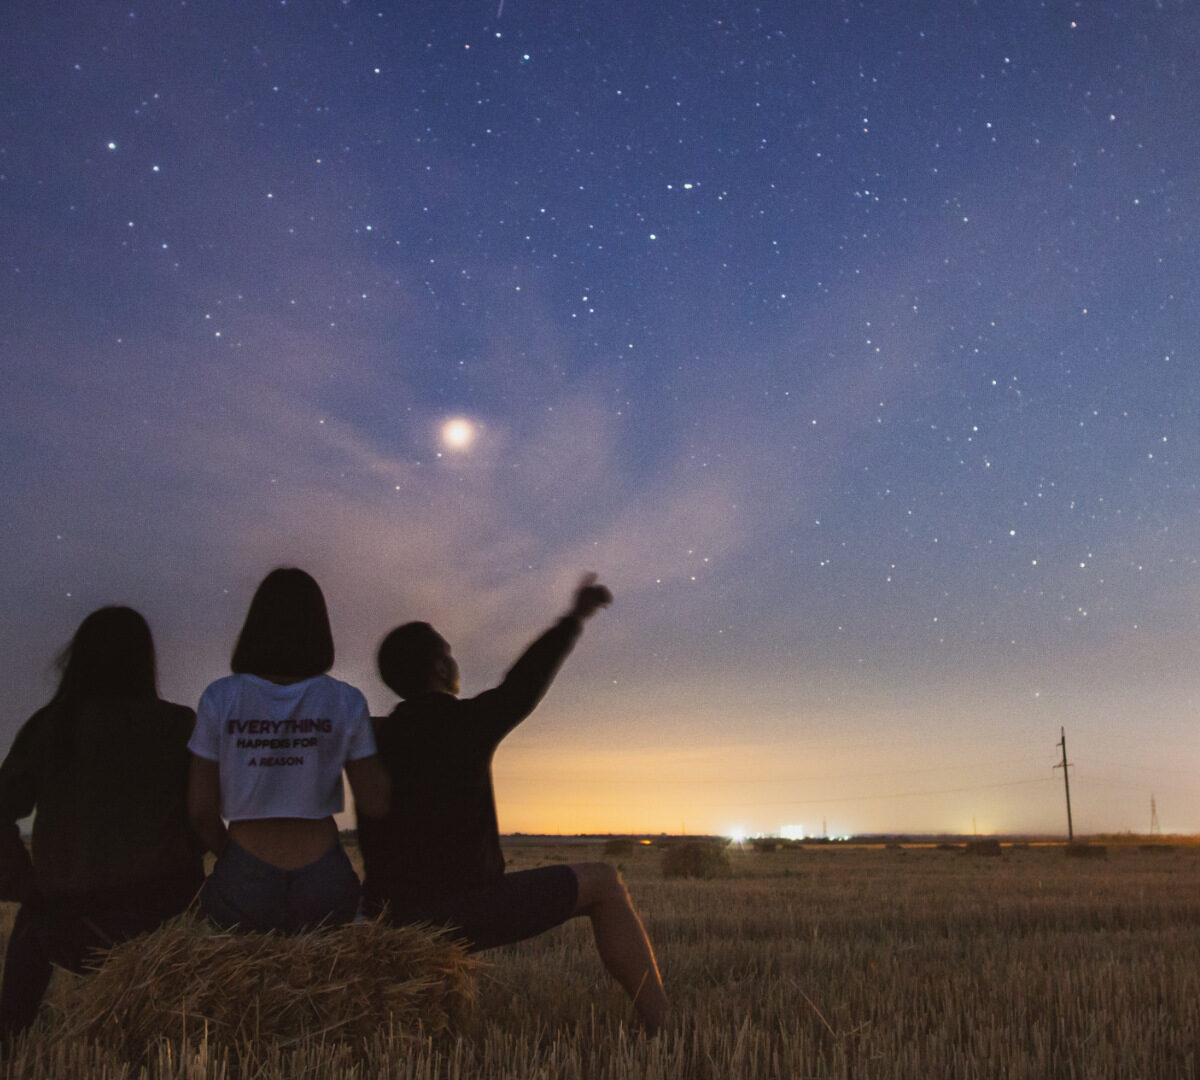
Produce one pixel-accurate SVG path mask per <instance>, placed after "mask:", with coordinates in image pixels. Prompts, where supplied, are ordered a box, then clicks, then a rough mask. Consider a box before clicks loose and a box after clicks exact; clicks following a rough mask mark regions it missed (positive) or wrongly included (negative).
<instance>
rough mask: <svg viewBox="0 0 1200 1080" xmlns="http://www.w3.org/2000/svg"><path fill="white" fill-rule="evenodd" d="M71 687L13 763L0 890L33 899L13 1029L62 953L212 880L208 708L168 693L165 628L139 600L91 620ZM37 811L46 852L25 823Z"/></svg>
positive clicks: (2, 996) (59, 694)
mask: <svg viewBox="0 0 1200 1080" xmlns="http://www.w3.org/2000/svg"><path fill="white" fill-rule="evenodd" d="M58 666H59V671H60V678H59V683H58V689H57V691H56V692H55V694H54V696H53V697H52V698H51V699H50V701H49V702H48V703H47V704H46V705H45V706H43V707H42V708H41V709H39V710H38V711H37V712H36V713H34V714H33V716H32V717H30V719H29V720H28V721H27V722H26V723H25V725H24V727H22V728H21V730H20V731H19V732H18V734H17V737H16V739H14V740H13V744H12V748H11V749H10V750H9V753H8V756H7V757H6V758H5V759H4V763H3V764H2V765H0V897H2V898H3V899H5V900H9V901H14V900H15V901H18V902H19V903H20V905H21V907H20V910H19V911H18V912H17V916H16V921H15V923H14V924H13V929H12V933H11V935H10V937H9V940H8V949H7V953H6V955H5V961H4V979H3V984H2V986H0V1036H2V1037H3V1038H4V1039H8V1038H11V1037H12V1036H13V1035H14V1034H16V1033H17V1032H19V1031H22V1030H24V1029H25V1028H27V1027H28V1026H29V1025H30V1024H31V1023H32V1022H33V1020H34V1018H35V1017H36V1016H37V1011H38V1008H39V1006H40V1005H41V1001H42V997H43V995H44V994H45V992H46V986H47V984H48V983H49V980H50V971H51V964H52V963H55V964H59V965H61V966H63V967H66V968H69V969H70V970H73V971H80V970H82V969H83V966H84V964H85V961H86V960H87V955H88V953H89V952H90V951H91V950H93V949H98V948H105V947H108V946H111V945H113V944H115V943H116V942H118V941H123V940H125V939H127V938H130V937H133V936H135V935H137V934H140V933H143V932H145V931H147V930H152V929H154V928H155V927H157V926H158V925H160V924H161V923H162V922H163V921H165V920H166V919H168V918H170V917H171V916H172V915H175V914H177V913H179V912H180V911H182V910H184V908H186V907H187V906H188V904H189V903H190V902H191V901H192V899H193V898H194V896H195V894H196V891H197V890H198V889H199V888H200V884H201V882H202V881H203V879H204V866H203V861H202V849H201V847H200V844H199V843H198V841H197V839H196V837H195V836H194V834H193V833H192V831H191V829H190V828H189V825H188V818H187V804H186V799H185V792H186V785H187V775H188V752H187V742H188V738H189V737H190V735H191V733H192V725H193V722H194V719H195V714H194V713H193V712H192V710H191V709H189V708H187V707H185V706H183V705H174V704H172V703H171V702H168V701H163V700H162V699H160V698H159V696H158V681H157V667H156V663H155V656H154V639H153V637H152V636H151V633H150V627H149V626H148V625H147V624H146V620H145V619H144V618H143V617H142V616H141V615H139V614H138V613H137V612H136V611H134V610H133V609H131V608H128V607H103V608H100V609H99V610H97V611H93V612H92V613H91V614H90V615H88V616H87V618H85V619H84V620H83V622H82V623H80V625H79V628H78V629H77V630H76V631H75V635H74V637H73V638H72V639H71V643H70V644H69V645H68V646H67V647H66V648H65V649H64V650H63V651H62V653H61V654H60V656H59V659H58ZM35 809H36V811H37V814H36V817H35V818H34V821H33V838H32V847H33V854H32V858H31V857H30V854H29V851H28V850H27V849H26V847H25V844H24V842H23V841H22V839H21V835H20V830H19V829H18V826H17V822H18V821H19V820H20V819H21V818H24V817H27V816H28V815H29V814H31V813H32V812H33V811H34V810H35Z"/></svg>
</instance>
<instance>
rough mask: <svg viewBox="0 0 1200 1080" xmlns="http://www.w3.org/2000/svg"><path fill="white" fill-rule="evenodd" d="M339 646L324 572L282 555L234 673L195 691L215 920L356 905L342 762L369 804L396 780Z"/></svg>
mask: <svg viewBox="0 0 1200 1080" xmlns="http://www.w3.org/2000/svg"><path fill="white" fill-rule="evenodd" d="M333 658H334V649H333V636H332V632H331V631H330V627H329V615H328V612H327V610H326V607H325V597H324V595H323V594H322V593H321V589H320V586H318V585H317V583H316V581H314V580H313V578H312V577H311V576H310V575H308V574H306V573H305V572H304V571H303V570H299V569H297V568H295V567H280V568H279V569H276V570H273V571H272V572H271V573H270V574H268V575H267V576H266V577H265V578H264V579H263V581H262V582H261V583H260V584H259V587H258V589H257V590H256V592H255V594H254V597H253V599H252V600H251V602H250V608H249V611H248V612H247V614H246V621H245V623H244V624H243V626H242V631H241V633H240V634H239V636H238V641H237V644H236V645H235V647H234V651H233V657H232V659H231V662H230V667H231V668H232V671H233V673H232V674H231V675H227V676H224V677H223V678H220V679H217V680H216V681H215V682H213V683H211V684H209V686H208V687H207V689H205V691H204V693H203V695H202V696H201V698H200V706H199V709H198V710H197V719H196V730H195V732H194V734H193V736H192V739H191V741H190V742H189V744H188V746H189V749H190V750H191V751H192V761H191V767H190V775H189V779H188V810H189V815H190V819H191V821H192V825H193V828H195V830H196V832H197V834H198V835H199V836H200V838H201V839H202V840H203V841H204V843H205V844H206V845H207V846H208V847H209V848H210V849H211V850H212V851H213V852H214V853H215V854H216V855H217V862H216V865H215V866H214V867H213V871H212V874H211V875H209V877H208V880H207V881H206V882H205V883H204V889H203V891H202V893H201V896H200V907H201V910H202V911H203V912H204V914H205V915H206V916H208V918H209V919H211V920H212V921H213V922H215V923H217V924H218V925H219V926H222V927H226V928H233V927H239V928H241V929H243V930H258V931H270V930H282V931H285V932H288V933H293V932H298V931H300V930H303V929H306V928H309V927H312V926H316V925H318V924H321V923H328V924H334V923H342V922H348V921H349V920H350V919H352V918H353V917H354V915H355V912H356V910H357V908H358V901H359V881H358V877H357V875H356V874H355V873H354V869H353V867H352V866H351V865H350V860H349V859H348V858H347V857H346V853H345V852H344V851H343V850H342V846H341V844H340V843H339V841H338V831H337V826H336V824H335V822H334V817H333V816H334V814H336V813H339V812H340V811H341V810H342V807H343V788H342V770H343V768H344V769H345V770H346V773H347V774H348V776H349V778H350V785H351V787H352V789H353V790H354V795H355V798H356V801H357V803H358V805H359V806H360V808H361V809H362V811H363V812H364V813H366V814H377V813H382V812H383V810H384V809H386V806H387V787H388V783H387V777H386V776H385V774H384V772H383V769H382V768H381V767H380V765H379V762H378V760H377V758H376V756H375V739H374V735H373V733H372V731H371V723H370V717H369V715H368V713H367V702H366V699H365V698H364V697H363V695H362V693H361V692H360V691H359V690H357V689H356V688H355V687H353V686H350V685H349V684H348V683H344V682H341V681H340V680H338V679H334V678H332V677H331V676H330V675H329V674H328V672H329V669H330V668H331V667H332V666H333ZM226 821H228V823H229V824H228V826H226V824H225V822H226Z"/></svg>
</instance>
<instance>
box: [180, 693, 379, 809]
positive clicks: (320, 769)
mask: <svg viewBox="0 0 1200 1080" xmlns="http://www.w3.org/2000/svg"><path fill="white" fill-rule="evenodd" d="M188 749H189V750H191V752H192V753H193V754H195V755H196V756H197V757H202V758H205V759H207V760H208V761H215V762H217V763H218V764H219V766H220V770H221V816H222V817H223V818H225V820H226V821H246V820H249V819H254V818H272V817H291V818H323V817H328V816H329V815H330V814H336V813H338V812H339V811H341V810H342V809H343V808H344V805H345V793H344V791H343V789H342V766H343V765H344V764H345V763H346V762H347V761H357V760H359V759H360V758H365V757H370V756H371V755H372V754H374V753H375V735H374V732H373V731H372V730H371V716H370V713H369V712H368V711H367V699H366V698H364V697H363V695H362V692H361V691H359V690H357V689H355V688H354V687H353V686H351V685H350V684H349V683H344V682H340V681H338V680H337V679H332V678H330V677H329V676H328V675H318V676H316V677H315V678H312V679H305V680H304V681H303V682H297V683H289V684H288V685H286V686H280V685H279V684H277V683H273V682H270V681H269V680H267V679H260V678H259V677H258V676H257V675H227V676H226V677H225V678H223V679H218V680H217V681H216V682H214V683H211V684H209V686H208V689H206V690H205V691H204V693H203V694H202V695H201V697H200V705H199V706H198V708H197V709H196V727H195V730H194V731H193V732H192V738H191V740H190V741H189V742H188Z"/></svg>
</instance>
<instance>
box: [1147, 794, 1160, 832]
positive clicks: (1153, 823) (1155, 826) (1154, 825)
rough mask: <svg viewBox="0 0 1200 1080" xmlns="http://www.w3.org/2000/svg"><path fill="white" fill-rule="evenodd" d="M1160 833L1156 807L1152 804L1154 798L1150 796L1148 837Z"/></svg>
mask: <svg viewBox="0 0 1200 1080" xmlns="http://www.w3.org/2000/svg"><path fill="white" fill-rule="evenodd" d="M1161 832H1162V826H1161V825H1159V823H1158V807H1157V806H1156V805H1155V803H1154V796H1153V795H1151V796H1150V835H1151V836H1154V835H1155V834H1156V833H1161Z"/></svg>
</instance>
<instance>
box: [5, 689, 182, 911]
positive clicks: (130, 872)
mask: <svg viewBox="0 0 1200 1080" xmlns="http://www.w3.org/2000/svg"><path fill="white" fill-rule="evenodd" d="M194 722H195V714H194V713H193V712H192V710H191V709H188V708H185V707H184V706H182V705H173V704H171V703H170V702H167V701H159V700H156V699H153V698H151V699H146V700H119V699H118V700H99V701H86V702H81V703H80V704H79V705H77V706H75V707H74V708H73V709H67V708H65V707H64V706H61V705H48V706H47V707H46V708H44V709H41V710H39V711H38V712H36V713H34V715H33V716H32V717H31V718H30V719H29V721H28V722H27V723H26V724H25V726H24V727H23V728H21V730H20V732H18V734H17V737H16V739H15V740H13V745H12V749H11V750H10V751H9V753H8V756H7V757H6V758H5V760H4V763H3V765H0V878H2V879H3V887H4V891H5V892H6V893H7V894H9V898H11V899H28V898H30V895H31V892H32V891H33V890H36V892H37V893H40V894H41V895H43V896H48V897H55V896H70V895H76V894H81V893H86V894H105V893H120V892H122V891H124V890H128V889H130V888H133V887H137V888H139V889H149V890H151V891H154V892H158V891H169V892H172V893H181V894H185V893H187V891H188V889H189V888H190V889H191V890H192V891H194V890H195V889H197V888H199V886H200V883H201V881H203V878H204V870H203V862H202V850H201V847H200V845H199V843H198V841H197V840H196V838H195V837H194V836H193V834H192V831H191V828H190V827H189V825H188V820H187V776H188V751H187V742H188V738H189V736H190V735H191V732H192V725H193V723H194ZM35 808H36V811H37V816H36V817H35V818H34V822H33V867H32V868H31V867H30V865H29V857H28V855H26V853H25V849H24V845H23V844H22V843H21V840H20V837H19V834H18V832H17V826H16V822H17V820H18V819H20V818H23V817H26V816H27V815H28V814H30V813H31V812H32V811H34V810H35Z"/></svg>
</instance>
